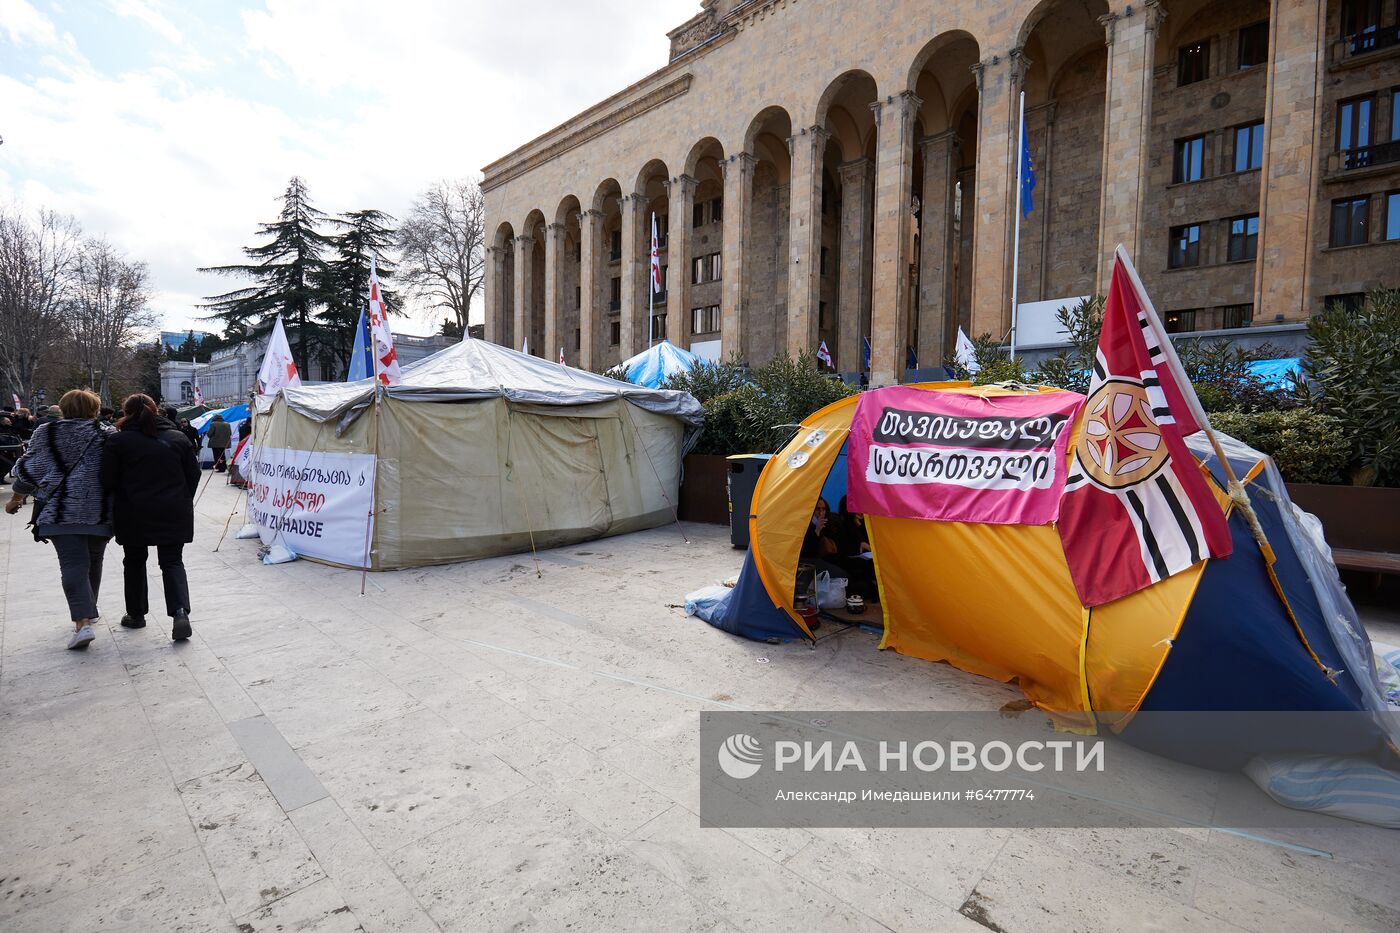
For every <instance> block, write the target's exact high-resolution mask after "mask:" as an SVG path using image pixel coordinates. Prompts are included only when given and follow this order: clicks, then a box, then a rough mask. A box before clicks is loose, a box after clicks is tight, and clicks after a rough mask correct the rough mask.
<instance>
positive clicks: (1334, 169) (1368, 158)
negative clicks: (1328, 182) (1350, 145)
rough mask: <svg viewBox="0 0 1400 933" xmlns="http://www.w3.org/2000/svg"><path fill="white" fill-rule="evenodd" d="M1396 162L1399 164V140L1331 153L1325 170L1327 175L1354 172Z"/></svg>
mask: <svg viewBox="0 0 1400 933" xmlns="http://www.w3.org/2000/svg"><path fill="white" fill-rule="evenodd" d="M1396 162H1400V139H1392V140H1390V141H1389V142H1383V143H1375V144H1374V145H1370V146H1357V147H1356V148H1355V149H1342V150H1340V151H1338V152H1333V153H1331V154H1330V155H1329V156H1328V157H1327V170H1328V173H1329V174H1336V173H1341V172H1354V171H1356V170H1358V169H1367V168H1374V167H1376V166H1383V165H1390V164H1392V163H1396Z"/></svg>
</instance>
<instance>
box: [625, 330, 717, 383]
mask: <svg viewBox="0 0 1400 933" xmlns="http://www.w3.org/2000/svg"><path fill="white" fill-rule="evenodd" d="M699 362H700V357H698V356H696V355H695V354H694V353H691V352H690V351H689V350H682V349H681V348H680V347H678V346H676V345H675V344H674V343H671V342H670V341H669V340H663V341H661V342H660V343H658V344H656V345H655V346H653V347H651V348H650V349H647V350H643V351H642V352H641V353H638V354H637V355H636V356H634V357H631V358H629V359H626V360H623V361H622V369H623V371H624V372H626V373H627V381H628V382H630V383H632V384H633V385H639V386H645V387H647V388H648V389H659V388H661V384H662V383H664V382H665V381H666V380H667V379H670V378H671V377H672V376H674V375H675V374H676V373H684V372H689V371H690V370H692V369H694V368H695V367H696V365H697V364H698V363H699Z"/></svg>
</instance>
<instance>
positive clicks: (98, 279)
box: [66, 239, 160, 405]
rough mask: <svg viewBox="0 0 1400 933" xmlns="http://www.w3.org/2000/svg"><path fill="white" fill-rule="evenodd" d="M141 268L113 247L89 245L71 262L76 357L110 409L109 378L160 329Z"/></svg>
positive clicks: (101, 243) (98, 241) (70, 311)
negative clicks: (140, 345) (142, 339)
mask: <svg viewBox="0 0 1400 933" xmlns="http://www.w3.org/2000/svg"><path fill="white" fill-rule="evenodd" d="M150 298H151V292H150V285H149V282H148V273H147V270H146V264H145V263H144V262H132V261H130V260H127V259H126V258H124V257H123V256H122V255H121V254H120V253H118V252H117V251H116V249H115V248H113V246H112V244H110V243H108V242H107V241H106V240H102V239H90V240H88V241H87V242H85V243H84V244H83V246H82V248H81V249H79V250H78V253H77V257H76V259H75V261H74V287H73V295H72V299H71V300H70V301H69V302H68V306H67V312H68V313H67V315H66V316H67V320H68V327H69V329H70V331H71V332H72V336H73V342H74V343H75V345H76V346H77V350H78V357H79V360H78V362H80V363H81V364H82V366H83V368H84V369H85V370H86V371H87V374H88V378H89V379H90V380H91V384H92V386H93V388H94V389H96V391H97V394H98V395H100V396H102V401H103V403H105V404H108V405H110V404H111V403H112V377H113V376H114V375H115V374H116V371H117V368H118V367H119V366H125V365H126V363H127V362H128V359H129V357H130V356H131V351H132V350H134V349H135V346H136V344H137V342H138V341H139V340H140V338H141V337H143V336H147V335H148V334H149V332H150V331H151V330H152V329H153V328H155V327H156V326H157V325H158V324H159V323H160V318H159V316H158V315H157V314H156V313H155V312H153V311H152V310H151V309H150V307H149V302H150Z"/></svg>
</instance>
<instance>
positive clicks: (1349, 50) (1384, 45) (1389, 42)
mask: <svg viewBox="0 0 1400 933" xmlns="http://www.w3.org/2000/svg"><path fill="white" fill-rule="evenodd" d="M1396 45H1400V26H1386V27H1384V28H1377V29H1368V30H1366V31H1365V32H1358V33H1354V34H1353V35H1350V36H1343V37H1342V49H1343V51H1344V52H1345V53H1346V54H1347V55H1348V56H1351V55H1365V54H1366V53H1367V52H1377V51H1380V50H1381V49H1388V48H1391V47H1393V46H1396Z"/></svg>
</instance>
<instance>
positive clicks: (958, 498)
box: [846, 386, 1084, 525]
mask: <svg viewBox="0 0 1400 933" xmlns="http://www.w3.org/2000/svg"><path fill="white" fill-rule="evenodd" d="M1083 404H1084V396H1082V395H1079V394H1077V393H1074V392H1044V393H1041V394H1038V395H1004V396H996V397H992V398H981V397H978V396H975V395H962V394H959V393H956V392H932V391H929V390H927V389H916V388H913V387H910V386H890V387H888V388H884V389H875V390H873V391H870V392H866V393H865V394H863V395H862V396H861V397H860V401H859V402H857V403H856V414H855V418H854V419H853V420H852V422H851V434H850V445H849V447H848V448H847V453H846V457H847V469H848V471H849V475H848V477H847V483H848V496H849V500H848V507H849V508H850V510H851V511H852V512H860V513H863V514H866V515H886V516H890V517H892V518H921V519H926V520H929V521H943V522H982V523H989V524H998V525H1045V524H1049V523H1050V522H1053V521H1055V519H1056V518H1057V517H1058V515H1059V509H1060V494H1061V493H1062V492H1063V491H1064V487H1065V476H1066V473H1067V466H1066V456H1067V448H1068V445H1069V435H1070V430H1071V428H1072V427H1073V425H1074V420H1075V418H1076V417H1077V416H1078V414H1079V409H1080V406H1082V405H1083Z"/></svg>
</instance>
